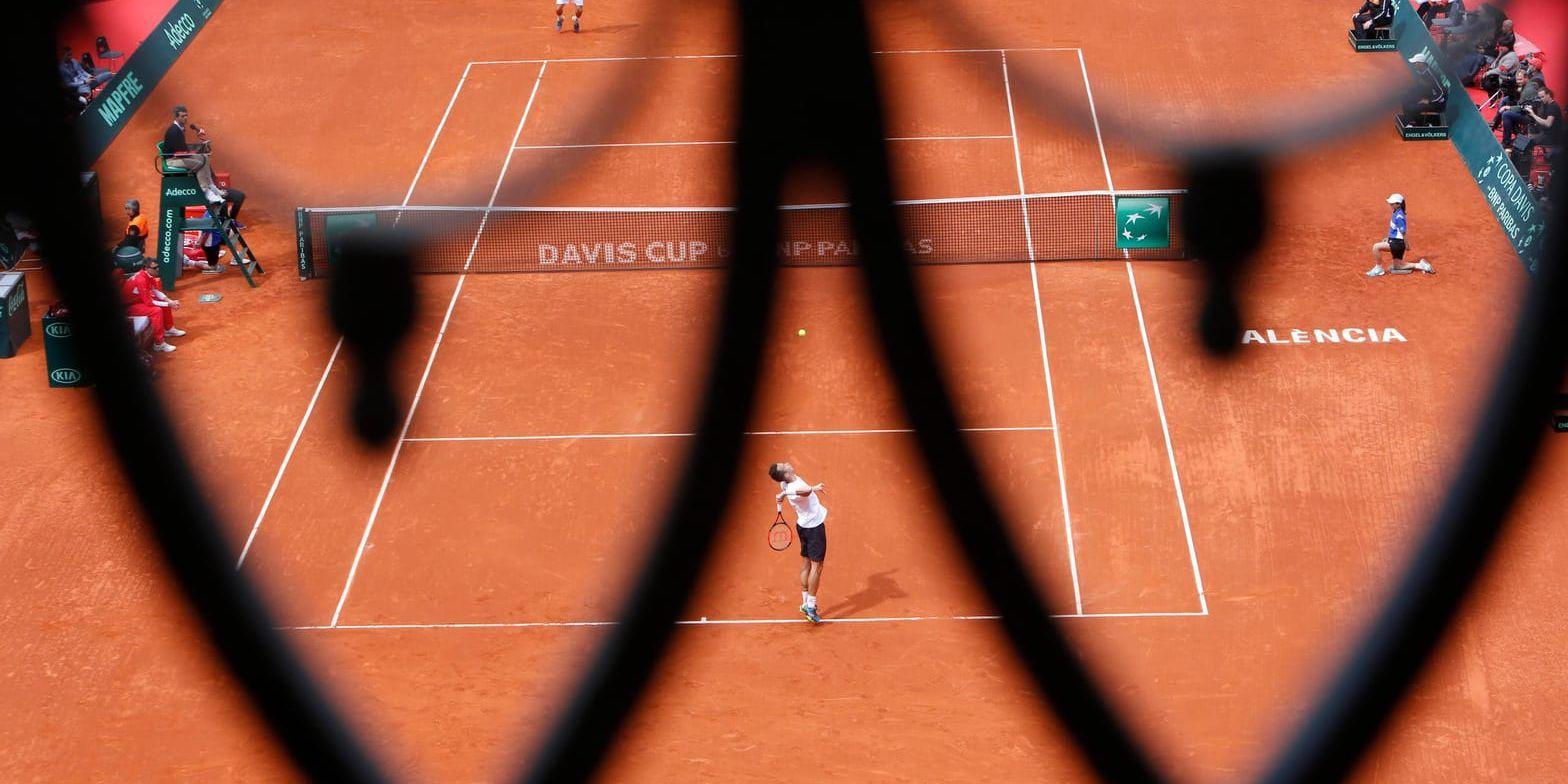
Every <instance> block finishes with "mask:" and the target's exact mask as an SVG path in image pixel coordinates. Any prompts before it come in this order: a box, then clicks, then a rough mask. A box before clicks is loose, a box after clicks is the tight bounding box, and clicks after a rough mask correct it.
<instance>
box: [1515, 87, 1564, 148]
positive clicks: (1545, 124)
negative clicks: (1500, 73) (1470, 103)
mask: <svg viewBox="0 0 1568 784" xmlns="http://www.w3.org/2000/svg"><path fill="white" fill-rule="evenodd" d="M1521 97H1522V94H1521ZM1500 116H1501V117H1502V118H1503V121H1502V126H1503V149H1505V150H1514V149H1517V150H1519V151H1520V152H1526V153H1528V152H1531V151H1532V148H1534V147H1535V145H1537V144H1546V145H1551V146H1556V145H1557V144H1558V141H1557V139H1558V138H1559V137H1560V136H1561V134H1562V120H1563V110H1562V107H1560V106H1558V105H1557V99H1556V98H1555V97H1554V96H1553V95H1552V91H1551V90H1550V89H1548V88H1547V87H1546V86H1545V85H1541V86H1539V87H1537V88H1536V97H1535V100H1533V101H1530V102H1521V103H1520V105H1519V106H1518V107H1517V108H1514V107H1510V109H1509V111H1507V112H1503V113H1500ZM1532 124H1533V125H1534V126H1535V128H1536V130H1537V131H1538V133H1536V134H1535V135H1533V136H1529V137H1527V138H1525V139H1524V140H1522V141H1520V140H1517V139H1516V137H1517V136H1518V134H1519V132H1520V131H1521V130H1527V129H1529V128H1530V127H1531V125H1532Z"/></svg>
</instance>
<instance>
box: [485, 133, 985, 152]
mask: <svg viewBox="0 0 1568 784" xmlns="http://www.w3.org/2000/svg"><path fill="white" fill-rule="evenodd" d="M1008 138H1011V137H1008V136H889V137H887V138H886V139H883V141H887V142H964V141H976V140H987V139H1008ZM733 144H736V142H735V141H734V140H719V141H689V142H599V143H597V144H523V145H519V146H517V147H513V148H512V149H514V150H592V149H600V148H611V147H712V146H716V145H717V146H724V145H733Z"/></svg>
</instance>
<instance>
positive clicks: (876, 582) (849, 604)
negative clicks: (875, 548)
mask: <svg viewBox="0 0 1568 784" xmlns="http://www.w3.org/2000/svg"><path fill="white" fill-rule="evenodd" d="M896 571H898V570H897V569H889V570H887V571H885V572H878V573H876V574H873V575H870V576H868V577H867V578H866V587H864V588H861V589H860V590H858V591H856V592H854V593H852V594H850V595H849V596H847V597H845V598H844V601H842V602H839V603H838V604H835V605H833V606H832V607H829V608H827V609H825V610H823V612H822V615H823V616H824V617H827V618H853V617H854V616H855V615H856V614H858V613H861V612H864V611H866V610H869V609H871V608H872V607H875V606H877V605H879V604H881V603H882V602H884V601H886V600H888V599H902V598H904V597H905V596H908V595H909V594H907V593H904V589H902V588H900V587H898V582H897V581H896V580H894V579H893V578H892V577H889V576H888V575H890V574H892V573H894V572H896Z"/></svg>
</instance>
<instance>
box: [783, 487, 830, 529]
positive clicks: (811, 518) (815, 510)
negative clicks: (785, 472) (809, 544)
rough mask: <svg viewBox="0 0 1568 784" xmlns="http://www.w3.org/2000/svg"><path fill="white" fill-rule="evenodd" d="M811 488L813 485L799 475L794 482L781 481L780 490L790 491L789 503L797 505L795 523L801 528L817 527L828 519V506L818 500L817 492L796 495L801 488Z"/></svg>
mask: <svg viewBox="0 0 1568 784" xmlns="http://www.w3.org/2000/svg"><path fill="white" fill-rule="evenodd" d="M810 489H811V485H808V484H806V480H804V479H801V478H800V477H798V476H797V477H795V481H793V482H779V490H780V491H781V492H787V493H789V495H788V496H787V497H788V498H789V505H790V506H793V507H795V525H798V526H800V527H801V528H816V527H817V526H819V525H822V524H823V523H825V522H827V520H828V508H827V507H825V506H823V505H822V502H821V501H818V500H817V494H816V493H811V494H809V495H795V494H796V493H798V492H800V491H801V490H808V491H809V490H810Z"/></svg>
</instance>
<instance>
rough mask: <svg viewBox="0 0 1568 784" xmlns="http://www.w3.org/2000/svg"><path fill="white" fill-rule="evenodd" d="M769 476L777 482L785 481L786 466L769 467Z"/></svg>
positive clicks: (775, 464)
mask: <svg viewBox="0 0 1568 784" xmlns="http://www.w3.org/2000/svg"><path fill="white" fill-rule="evenodd" d="M768 476H770V477H772V478H773V481H775V482H782V481H784V464H783V463H774V464H772V465H770V466H768Z"/></svg>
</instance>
